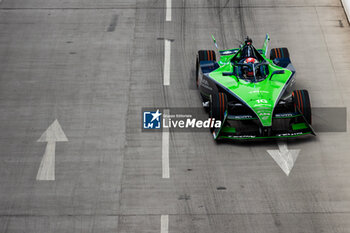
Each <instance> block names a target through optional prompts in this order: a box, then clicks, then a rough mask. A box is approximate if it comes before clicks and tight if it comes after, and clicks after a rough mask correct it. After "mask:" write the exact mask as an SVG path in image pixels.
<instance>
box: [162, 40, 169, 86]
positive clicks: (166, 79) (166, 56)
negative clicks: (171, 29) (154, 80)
mask: <svg viewBox="0 0 350 233" xmlns="http://www.w3.org/2000/svg"><path fill="white" fill-rule="evenodd" d="M170 55H171V41H170V40H164V73H163V85H164V86H169V85H170Z"/></svg>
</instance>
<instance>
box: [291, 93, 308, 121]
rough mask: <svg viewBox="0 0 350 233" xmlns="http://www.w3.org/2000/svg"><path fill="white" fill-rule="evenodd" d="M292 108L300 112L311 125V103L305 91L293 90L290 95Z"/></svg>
mask: <svg viewBox="0 0 350 233" xmlns="http://www.w3.org/2000/svg"><path fill="white" fill-rule="evenodd" d="M292 97H293V102H294V107H295V109H296V110H298V111H300V112H301V113H302V114H303V115H304V117H305V120H306V121H307V122H308V123H309V124H310V125H311V102H310V97H309V93H308V91H307V90H295V91H293V93H292Z"/></svg>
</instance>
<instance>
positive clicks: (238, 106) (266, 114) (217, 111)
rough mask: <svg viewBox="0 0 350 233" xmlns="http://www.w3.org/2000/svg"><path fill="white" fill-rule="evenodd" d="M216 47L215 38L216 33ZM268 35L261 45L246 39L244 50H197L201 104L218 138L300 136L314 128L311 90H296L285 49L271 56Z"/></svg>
mask: <svg viewBox="0 0 350 233" xmlns="http://www.w3.org/2000/svg"><path fill="white" fill-rule="evenodd" d="M213 40H214V43H215V46H216V47H217V44H216V41H215V38H214V37H213ZM269 40H270V38H269V35H268V34H267V35H266V39H265V42H264V44H263V47H262V49H256V48H255V47H254V46H253V42H252V40H251V39H250V38H249V37H247V38H246V40H245V42H242V44H241V45H240V48H236V49H228V50H220V51H219V53H220V60H219V61H216V54H215V52H214V51H212V50H200V51H198V55H197V59H196V84H197V87H198V89H199V91H200V95H201V99H202V101H203V106H204V107H205V108H206V109H207V110H208V112H209V117H210V118H211V119H212V120H214V119H215V120H216V121H217V120H220V121H221V126H220V127H212V128H211V132H212V134H213V136H214V139H215V140H218V139H254V138H281V137H296V136H301V135H306V134H313V135H315V132H314V130H313V128H312V127H311V103H310V98H309V94H308V91H307V90H293V86H294V84H295V69H294V67H293V65H292V63H291V60H290V58H289V52H288V49H287V48H274V49H271V51H270V58H267V49H268V43H269Z"/></svg>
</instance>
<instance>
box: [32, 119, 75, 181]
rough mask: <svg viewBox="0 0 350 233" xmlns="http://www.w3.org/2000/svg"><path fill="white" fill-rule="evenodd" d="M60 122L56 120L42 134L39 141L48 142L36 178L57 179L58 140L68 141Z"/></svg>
mask: <svg viewBox="0 0 350 233" xmlns="http://www.w3.org/2000/svg"><path fill="white" fill-rule="evenodd" d="M67 141H68V139H67V137H66V135H65V134H64V132H63V130H62V127H61V125H60V123H58V121H57V120H55V121H54V122H53V123H52V124H51V125H50V126H49V128H47V130H46V131H45V132H44V133H43V134H42V135H41V137H40V138H39V139H38V142H47V144H46V148H45V153H44V156H43V158H42V160H41V163H40V167H39V170H38V174H37V175H36V180H55V150H56V142H67Z"/></svg>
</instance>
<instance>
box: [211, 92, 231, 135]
mask: <svg viewBox="0 0 350 233" xmlns="http://www.w3.org/2000/svg"><path fill="white" fill-rule="evenodd" d="M226 109H227V96H226V94H225V93H221V92H220V93H217V94H212V95H210V101H209V117H210V118H211V119H212V120H214V119H215V120H220V121H221V123H222V121H223V120H224V117H225V111H226ZM211 130H213V129H211Z"/></svg>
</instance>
